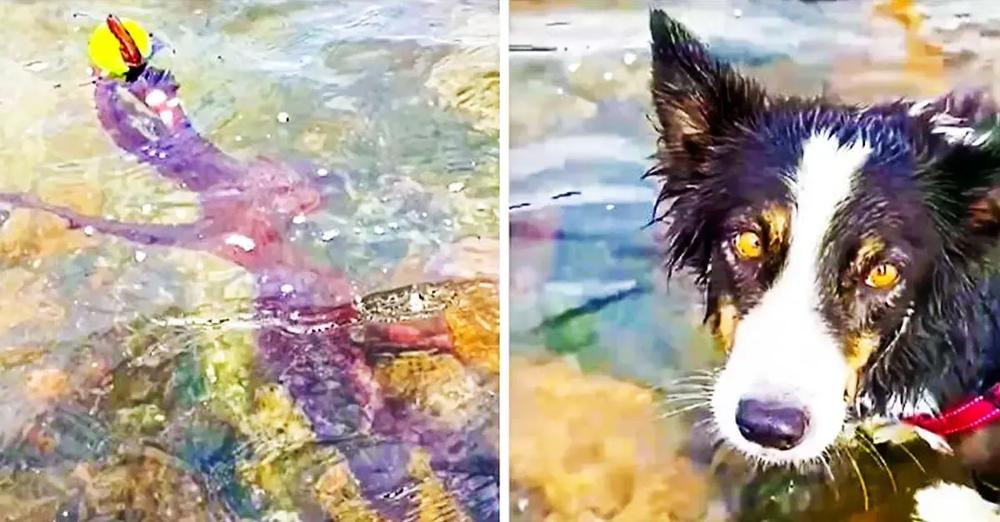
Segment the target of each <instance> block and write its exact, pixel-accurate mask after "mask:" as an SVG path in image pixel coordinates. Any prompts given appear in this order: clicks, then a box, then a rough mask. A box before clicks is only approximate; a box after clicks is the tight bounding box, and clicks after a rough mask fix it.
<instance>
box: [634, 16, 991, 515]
mask: <svg viewBox="0 0 1000 522" xmlns="http://www.w3.org/2000/svg"><path fill="white" fill-rule="evenodd" d="M650 29H651V32H652V40H653V43H652V58H653V62H652V85H651V90H652V97H653V102H654V105H655V110H656V116H657V120H658V125H657V127H658V128H657V130H658V132H659V140H658V151H657V154H656V164H655V165H654V166H653V167H652V169H650V171H649V172H648V173H647V175H648V176H652V177H655V178H658V179H659V180H660V183H661V186H662V189H661V193H660V197H659V199H658V201H657V205H656V208H657V210H655V211H654V220H661V221H663V222H664V224H665V229H666V263H667V267H668V269H669V270H671V271H674V270H687V271H689V272H691V273H692V274H693V275H694V276H695V279H696V280H697V282H698V284H699V286H700V288H701V289H702V290H703V292H704V297H705V300H706V305H707V306H706V317H705V323H706V325H707V326H708V328H709V329H710V330H711V331H712V333H713V335H714V336H715V339H716V341H717V344H718V345H719V347H720V348H721V349H723V350H725V352H726V362H725V364H724V366H723V367H722V368H721V369H720V370H719V371H718V372H717V373H715V374H714V375H715V376H714V379H713V381H714V382H713V384H712V386H711V394H710V405H711V414H712V421H713V424H714V427H715V428H716V430H717V432H718V434H719V436H720V437H721V439H722V440H723V441H724V443H725V444H727V445H728V446H730V447H731V448H735V449H736V450H737V451H738V452H739V453H741V454H743V455H745V456H746V457H747V458H749V459H751V460H753V461H755V462H757V463H759V464H761V465H785V466H789V465H790V466H804V465H807V464H812V463H818V462H820V461H821V460H822V459H824V458H825V456H826V455H827V453H828V452H830V451H832V449H833V448H834V447H836V445H837V444H838V441H839V440H842V439H841V435H842V434H844V433H845V432H846V430H847V429H848V427H849V426H851V425H852V423H853V422H856V421H863V420H865V419H870V418H876V417H878V418H882V417H884V418H888V419H891V420H894V421H897V420H898V421H903V422H907V423H909V424H911V425H914V426H917V427H919V428H920V429H921V430H923V431H924V432H931V433H935V434H937V435H940V436H942V437H943V438H944V439H945V440H947V441H948V442H950V443H952V444H955V443H956V442H957V443H959V444H960V443H961V442H962V441H968V440H973V439H975V437H974V436H973V435H970V434H976V433H984V432H983V431H982V430H983V429H986V430H989V429H990V428H991V427H992V426H993V425H994V424H993V422H992V421H994V420H995V419H1000V406H996V404H998V403H1000V401H994V400H993V397H994V396H995V392H997V391H1000V387H998V386H997V384H998V383H1000V277H993V276H991V272H990V266H989V259H990V254H991V250H992V249H993V247H994V246H996V245H997V243H998V241H997V240H998V239H1000V140H997V139H994V138H993V134H994V127H995V126H996V125H997V115H996V114H997V107H996V106H995V105H994V103H993V101H992V100H991V99H990V98H989V96H988V95H986V94H985V93H984V92H979V91H972V92H965V93H951V94H949V95H946V96H943V97H941V98H938V99H934V100H928V101H921V102H914V101H904V100H897V101H890V102H886V103H882V104H877V105H868V106H862V105H846V104H841V103H838V102H836V101H832V100H827V99H820V98H816V99H804V98H798V97H788V96H780V95H775V94H772V93H768V92H765V90H764V89H763V88H762V87H761V86H759V85H758V84H757V83H755V82H754V81H753V80H751V79H749V78H746V77H744V76H742V75H740V74H739V73H738V72H737V71H736V70H735V69H734V68H733V67H731V66H730V65H728V64H725V63H722V62H720V61H718V60H716V59H714V58H713V57H711V56H710V55H709V53H708V51H707V49H706V47H705V46H704V45H702V44H701V43H699V42H698V41H697V40H696V39H695V38H694V37H693V36H692V35H691V34H690V33H689V32H688V31H687V30H686V29H685V28H684V27H683V26H681V25H680V24H679V23H677V22H675V21H674V20H672V19H670V18H669V17H668V16H667V15H665V14H664V13H663V12H662V11H658V10H657V11H652V13H651V17H650ZM997 396H1000V395H997ZM980 442H981V441H980ZM972 453H975V452H969V455H971V454H972ZM980 453H981V452H980ZM994 454H995V455H997V456H998V457H1000V451H998V452H996V453H994ZM959 455H963V452H962V451H961V448H959ZM967 460H968V462H966V464H967V465H968V466H969V467H970V470H971V471H973V474H974V476H975V477H977V479H978V482H975V483H976V484H977V485H978V486H980V487H979V491H980V493H982V494H983V496H984V497H988V496H987V495H986V492H987V491H990V488H989V487H987V486H988V484H989V483H991V482H992V481H991V480H989V479H990V475H993V478H998V477H1000V466H995V465H994V466H992V467H991V466H990V460H991V459H990V458H989V455H987V456H986V457H985V458H984V457H982V455H980V456H979V457H977V458H972V457H969V458H968V459H967ZM996 460H998V461H1000V458H998V459H996ZM997 484H1000V481H997ZM948 492H949V494H952V493H953V490H951V489H949V490H948ZM950 498H956V497H954V495H952V497H950ZM973 498H976V499H977V501H979V499H978V497H976V496H975V495H973ZM917 500H918V504H920V503H921V502H923V501H922V499H921V498H920V496H919V495H918V497H917ZM979 502H980V503H982V501H979ZM957 507H959V508H960V506H957ZM979 507H982V506H979ZM989 508H990V511H991V512H992V510H993V506H992V505H989ZM918 509H920V506H919V505H918ZM953 509H954V508H952V511H950V512H949V514H950V515H951V517H952V518H954V516H955V515H956V512H955V511H954V510H953ZM922 511H926V510H922ZM928 513H929V511H928ZM927 516H931V515H929V514H928V515H927Z"/></svg>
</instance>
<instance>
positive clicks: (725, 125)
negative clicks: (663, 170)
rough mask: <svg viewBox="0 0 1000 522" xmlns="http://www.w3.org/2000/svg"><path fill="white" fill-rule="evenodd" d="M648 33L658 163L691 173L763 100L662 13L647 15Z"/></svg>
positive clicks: (755, 89) (752, 86)
mask: <svg viewBox="0 0 1000 522" xmlns="http://www.w3.org/2000/svg"><path fill="white" fill-rule="evenodd" d="M650 33H651V34H652V38H653V43H652V55H653V78H652V94H653V103H654V105H655V107H656V115H657V118H658V120H659V131H660V147H661V151H660V161H661V162H662V163H668V164H669V167H670V170H671V171H674V172H673V173H674V174H679V175H683V174H688V175H690V174H693V173H694V172H695V171H698V170H699V168H700V167H701V166H702V163H703V161H704V159H705V156H706V153H707V151H708V150H709V149H710V147H711V146H712V145H713V141H714V140H716V139H718V138H719V137H721V136H724V135H725V134H726V133H727V132H728V131H729V130H730V129H732V128H734V127H735V126H738V125H740V124H741V123H746V122H747V121H748V120H750V119H752V118H753V117H754V115H756V114H758V113H760V112H761V111H762V110H763V109H764V108H765V107H766V104H767V99H766V96H765V94H764V91H763V90H762V89H761V88H759V87H758V86H757V85H756V84H755V83H754V82H752V81H751V80H749V79H747V78H744V77H742V76H740V75H739V74H738V73H737V72H736V71H734V70H733V69H732V68H731V67H730V66H729V65H727V64H724V63H721V62H719V61H717V60H715V59H714V58H713V57H712V56H711V55H709V53H708V50H707V49H706V48H705V46H704V45H702V44H701V43H700V42H699V41H698V40H697V39H695V38H694V37H693V36H692V35H691V33H689V32H688V30H687V29H686V28H685V27H684V26H683V25H681V24H680V23H678V22H677V21H676V20H673V19H671V18H670V17H668V16H667V15H666V14H665V13H664V12H663V11H660V10H654V11H652V12H651V13H650ZM664 166H665V165H664Z"/></svg>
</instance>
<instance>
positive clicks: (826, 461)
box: [819, 450, 840, 502]
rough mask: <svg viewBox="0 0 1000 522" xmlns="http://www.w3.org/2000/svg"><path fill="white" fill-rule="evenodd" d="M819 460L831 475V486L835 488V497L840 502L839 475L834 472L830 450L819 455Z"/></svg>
mask: <svg viewBox="0 0 1000 522" xmlns="http://www.w3.org/2000/svg"><path fill="white" fill-rule="evenodd" d="M819 462H820V464H822V465H823V469H824V473H826V474H827V476H829V477H830V488H831V489H833V499H834V500H835V501H836V502H840V485H839V484H838V483H837V476H836V475H834V474H833V467H832V466H831V465H830V453H829V450H824V451H823V453H822V454H820V456H819Z"/></svg>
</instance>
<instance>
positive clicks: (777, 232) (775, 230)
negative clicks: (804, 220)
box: [760, 204, 791, 253]
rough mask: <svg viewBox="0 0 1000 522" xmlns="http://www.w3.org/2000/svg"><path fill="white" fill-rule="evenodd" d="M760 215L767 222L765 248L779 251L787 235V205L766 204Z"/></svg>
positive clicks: (789, 216)
mask: <svg viewBox="0 0 1000 522" xmlns="http://www.w3.org/2000/svg"><path fill="white" fill-rule="evenodd" d="M760 217H761V219H762V220H763V221H764V223H766V224H767V229H768V243H767V250H768V251H769V252H771V253H774V252H778V251H780V250H781V247H782V245H784V244H785V239H786V238H787V237H788V225H789V223H790V222H791V213H790V212H789V210H788V207H786V206H784V205H779V204H772V205H768V206H767V208H765V209H764V211H763V212H761V214H760Z"/></svg>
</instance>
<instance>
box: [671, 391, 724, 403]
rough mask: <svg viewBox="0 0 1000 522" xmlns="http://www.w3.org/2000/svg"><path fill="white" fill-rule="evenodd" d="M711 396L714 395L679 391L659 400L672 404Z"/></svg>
mask: <svg viewBox="0 0 1000 522" xmlns="http://www.w3.org/2000/svg"><path fill="white" fill-rule="evenodd" d="M711 398H712V396H711V395H709V394H707V393H678V394H675V395H669V396H667V397H664V398H663V399H661V400H660V401H659V403H660V404H670V403H672V402H679V401H689V400H693V399H701V400H708V399H711Z"/></svg>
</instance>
